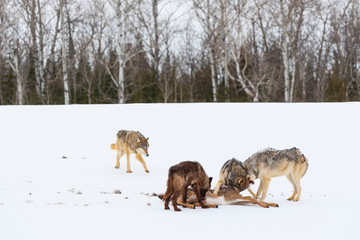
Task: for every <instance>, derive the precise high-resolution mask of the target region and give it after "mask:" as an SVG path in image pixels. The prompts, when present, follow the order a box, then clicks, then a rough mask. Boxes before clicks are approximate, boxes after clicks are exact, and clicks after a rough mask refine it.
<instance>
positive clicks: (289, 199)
mask: <svg viewBox="0 0 360 240" xmlns="http://www.w3.org/2000/svg"><path fill="white" fill-rule="evenodd" d="M287 200H288V201H292V200H294V197H289V198H288V199H287ZM294 201H295V200H294Z"/></svg>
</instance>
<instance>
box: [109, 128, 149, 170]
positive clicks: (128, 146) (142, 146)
mask: <svg viewBox="0 0 360 240" xmlns="http://www.w3.org/2000/svg"><path fill="white" fill-rule="evenodd" d="M148 140H149V138H145V137H144V136H143V135H142V134H141V133H140V132H135V131H127V130H120V131H119V132H118V133H117V135H116V143H113V144H111V149H113V150H116V151H117V154H116V165H115V168H119V167H120V158H121V157H122V156H124V155H125V154H126V159H127V165H126V167H127V172H128V173H132V171H131V169H130V154H132V153H133V154H135V155H136V156H135V158H136V159H137V160H138V161H139V162H140V163H141V164H142V165H143V167H144V169H145V171H146V172H147V173H148V172H149V170H148V168H147V166H146V163H145V161H144V159H143V158H142V156H141V155H142V154H143V155H145V156H149V153H148V148H149V143H148Z"/></svg>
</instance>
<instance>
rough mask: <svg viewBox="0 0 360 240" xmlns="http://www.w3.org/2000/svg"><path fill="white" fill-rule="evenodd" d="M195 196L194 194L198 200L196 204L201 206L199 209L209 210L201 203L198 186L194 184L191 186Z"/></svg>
mask: <svg viewBox="0 0 360 240" xmlns="http://www.w3.org/2000/svg"><path fill="white" fill-rule="evenodd" d="M192 188H193V190H194V192H195V194H196V197H197V199H198V202H199V204H200V206H201V208H209V206H206V205H205V204H204V203H203V202H202V201H201V194H200V185H199V184H197V183H195V184H194V185H193V186H192Z"/></svg>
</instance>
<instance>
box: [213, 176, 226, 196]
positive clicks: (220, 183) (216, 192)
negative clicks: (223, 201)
mask: <svg viewBox="0 0 360 240" xmlns="http://www.w3.org/2000/svg"><path fill="white" fill-rule="evenodd" d="M223 184H224V181H223V180H222V179H220V180H219V181H218V182H217V184H216V186H215V190H214V194H215V195H218V193H219V190H220V188H221V185H223Z"/></svg>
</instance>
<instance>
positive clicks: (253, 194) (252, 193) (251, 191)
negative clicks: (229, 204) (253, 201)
mask: <svg viewBox="0 0 360 240" xmlns="http://www.w3.org/2000/svg"><path fill="white" fill-rule="evenodd" d="M247 190H248V191H249V193H250V194H251V195H252V196H253V198H256V197H255V193H254V192H253V190H251V188H250V187H248V189H247ZM239 194H240V193H239Z"/></svg>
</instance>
